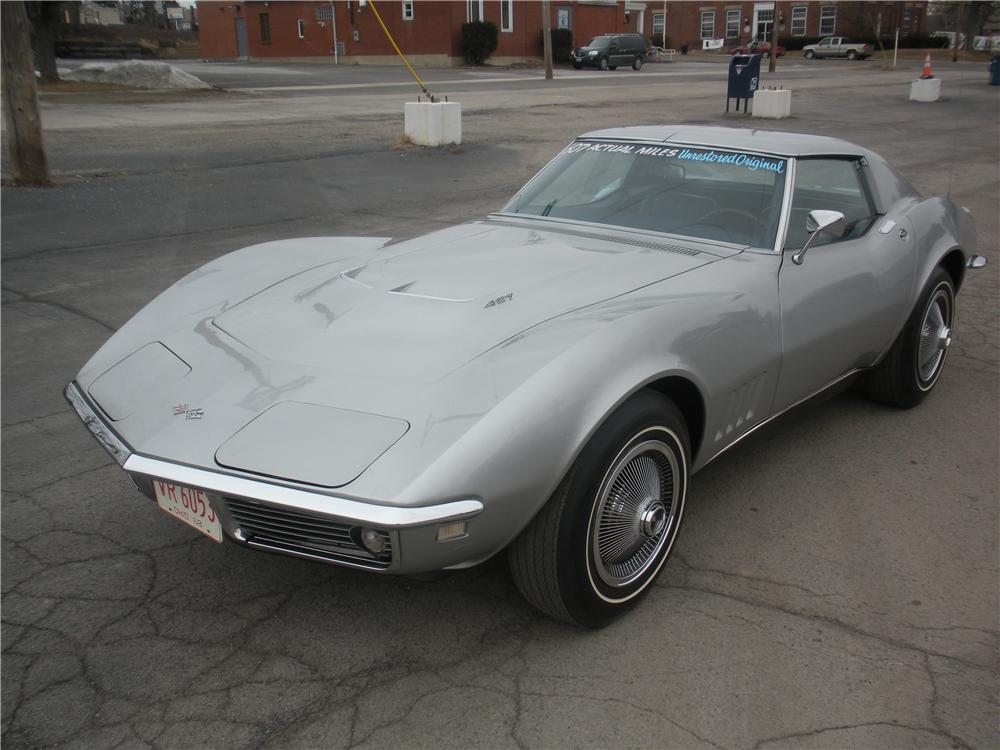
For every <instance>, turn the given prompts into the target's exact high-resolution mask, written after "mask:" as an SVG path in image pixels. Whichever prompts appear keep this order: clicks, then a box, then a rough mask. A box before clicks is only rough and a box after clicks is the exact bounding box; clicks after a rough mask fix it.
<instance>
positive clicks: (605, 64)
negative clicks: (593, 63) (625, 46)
mask: <svg viewBox="0 0 1000 750" xmlns="http://www.w3.org/2000/svg"><path fill="white" fill-rule="evenodd" d="M597 67H599V68H600V69H601V70H608V69H610V70H614V68H612V67H611V66H610V65H608V58H606V57H602V58H601V59H600V62H598V63H597Z"/></svg>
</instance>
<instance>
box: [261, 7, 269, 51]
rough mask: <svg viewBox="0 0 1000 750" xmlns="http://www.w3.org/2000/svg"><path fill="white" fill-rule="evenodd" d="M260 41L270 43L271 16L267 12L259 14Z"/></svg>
mask: <svg viewBox="0 0 1000 750" xmlns="http://www.w3.org/2000/svg"><path fill="white" fill-rule="evenodd" d="M260 42H261V44H270V43H271V16H270V14H269V13H261V14H260Z"/></svg>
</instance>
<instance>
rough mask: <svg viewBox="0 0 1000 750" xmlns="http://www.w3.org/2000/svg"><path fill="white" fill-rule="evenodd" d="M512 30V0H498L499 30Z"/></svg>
mask: <svg viewBox="0 0 1000 750" xmlns="http://www.w3.org/2000/svg"><path fill="white" fill-rule="evenodd" d="M513 30H514V0H500V31H513Z"/></svg>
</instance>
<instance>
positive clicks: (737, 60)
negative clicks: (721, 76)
mask: <svg viewBox="0 0 1000 750" xmlns="http://www.w3.org/2000/svg"><path fill="white" fill-rule="evenodd" d="M759 85H760V55H733V56H732V59H730V61H729V90H728V91H727V92H726V112H728V111H729V100H730V99H735V100H736V111H737V112H739V111H740V99H742V100H743V111H744V112H747V111H748V110H747V104H748V102H749V101H750V99H751V98H752V97H753V92H754V91H756V90H757V87H758V86H759Z"/></svg>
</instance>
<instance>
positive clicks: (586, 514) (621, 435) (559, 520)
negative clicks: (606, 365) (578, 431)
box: [508, 391, 689, 628]
mask: <svg viewBox="0 0 1000 750" xmlns="http://www.w3.org/2000/svg"><path fill="white" fill-rule="evenodd" d="M688 456H689V438H688V432H687V427H686V425H685V423H684V419H683V417H682V416H681V413H680V411H679V410H678V409H677V407H676V406H675V405H674V403H673V402H672V401H670V400H669V399H667V398H665V397H664V396H662V395H660V394H658V393H654V392H651V391H643V392H640V393H638V394H636V395H635V396H634V397H632V398H631V399H629V401H627V402H626V403H625V404H624V405H622V407H621V408H619V410H618V411H617V412H615V413H614V414H613V415H612V416H611V417H609V418H608V420H607V421H606V422H605V423H604V424H603V425H602V426H601V428H600V429H599V430H598V431H597V433H596V434H595V435H594V436H593V438H591V440H590V442H589V443H588V444H587V445H586V447H585V448H584V449H583V451H582V452H581V454H580V456H579V458H577V460H576V462H575V463H574V464H573V467H572V468H571V469H570V471H569V473H568V474H567V476H566V477H565V478H564V479H563V481H562V482H561V483H560V485H559V487H558V488H557V489H556V491H555V493H554V494H553V496H552V497H551V498H550V499H549V501H548V503H547V504H546V505H545V507H543V508H542V510H541V511H540V512H539V513H538V515H537V516H536V517H535V518H534V519H533V520H532V522H531V523H530V524H529V525H528V526H527V528H526V529H525V530H524V531H523V532H522V533H521V535H520V536H519V537H518V538H517V539H516V540H515V541H514V542H513V544H511V546H510V548H509V549H508V560H509V563H510V569H511V574H512V575H513V578H514V581H515V582H516V583H517V586H518V588H519V589H520V591H521V593H522V594H523V595H524V597H525V598H526V599H527V600H528V601H529V602H531V603H532V604H533V605H535V606H536V607H537V608H538V609H540V610H542V611H543V612H545V613H546V614H548V615H550V616H552V617H554V618H556V619H559V620H563V621H566V622H570V623H575V624H578V625H583V626H585V627H594V628H596V627H603V626H605V625H607V624H609V623H610V622H611V621H612V620H614V619H615V618H617V617H619V616H620V615H622V614H624V613H625V612H627V611H629V610H630V609H631V608H632V607H634V606H635V605H636V603H638V602H639V600H640V599H641V598H642V597H643V595H645V594H646V593H647V592H648V591H649V588H650V586H651V584H652V583H653V581H654V580H656V577H657V576H658V575H659V573H660V571H661V570H662V569H663V565H664V564H665V563H666V561H667V558H668V557H669V555H670V551H671V549H672V548H673V545H674V542H675V541H676V539H677V532H678V530H679V529H680V524H681V519H682V518H683V515H684V502H685V494H686V491H687V477H688V470H689V458H688Z"/></svg>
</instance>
